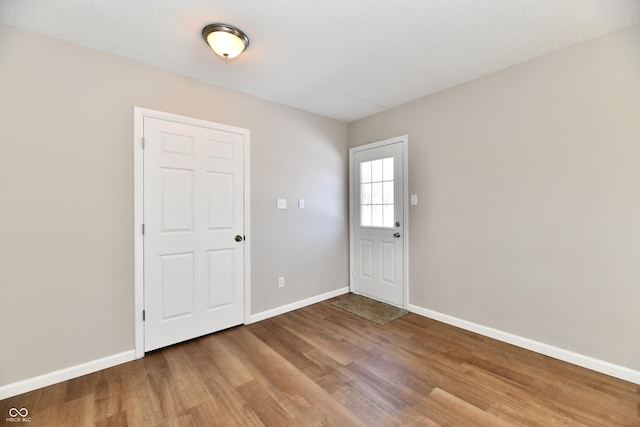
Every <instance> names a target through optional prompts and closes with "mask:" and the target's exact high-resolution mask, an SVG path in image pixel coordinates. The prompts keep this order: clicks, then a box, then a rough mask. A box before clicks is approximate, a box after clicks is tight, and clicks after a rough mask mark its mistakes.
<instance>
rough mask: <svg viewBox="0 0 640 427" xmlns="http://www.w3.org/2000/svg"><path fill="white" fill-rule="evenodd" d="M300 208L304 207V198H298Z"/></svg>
mask: <svg viewBox="0 0 640 427" xmlns="http://www.w3.org/2000/svg"><path fill="white" fill-rule="evenodd" d="M298 209H304V199H298Z"/></svg>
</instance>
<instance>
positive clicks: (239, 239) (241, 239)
mask: <svg viewBox="0 0 640 427" xmlns="http://www.w3.org/2000/svg"><path fill="white" fill-rule="evenodd" d="M243 240H244V237H242V236H241V235H239V234H238V235H237V236H236V242H242V241H243Z"/></svg>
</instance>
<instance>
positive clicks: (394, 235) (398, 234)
mask: <svg viewBox="0 0 640 427" xmlns="http://www.w3.org/2000/svg"><path fill="white" fill-rule="evenodd" d="M393 237H395V238H396V239H397V238H398V237H400V233H398V232H397V231H396V232H395V233H393Z"/></svg>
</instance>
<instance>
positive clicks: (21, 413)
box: [9, 408, 29, 417]
mask: <svg viewBox="0 0 640 427" xmlns="http://www.w3.org/2000/svg"><path fill="white" fill-rule="evenodd" d="M18 415H19V416H21V417H26V416H27V415H29V411H28V410H27V408H20V409H16V408H11V409H9V416H10V417H17V416H18Z"/></svg>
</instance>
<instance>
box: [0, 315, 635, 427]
mask: <svg viewBox="0 0 640 427" xmlns="http://www.w3.org/2000/svg"><path fill="white" fill-rule="evenodd" d="M13 407H16V408H23V407H24V408H27V409H28V410H29V417H31V423H30V424H28V425H30V426H56V427H57V426H89V425H96V426H126V425H130V426H156V425H162V426H263V425H264V426H412V425H415V426H438V425H442V426H450V425H457V426H515V425H526V426H545V427H547V426H556V425H587V426H618V425H620V426H640V386H637V385H635V384H632V383H629V382H625V381H622V380H618V379H614V378H611V377H608V376H606V375H603V374H599V373H596V372H593V371H589V370H586V369H583V368H579V367H576V366H573V365H570V364H567V363H564V362H560V361H557V360H554V359H551V358H548V357H546V356H542V355H539V354H536V353H533V352H529V351H527V350H523V349H520V348H517V347H514V346H511V345H508V344H505V343H502V342H499V341H495V340H492V339H490V338H486V337H483V336H480V335H477V334H474V333H471V332H467V331H464V330H461V329H457V328H454V327H452V326H448V325H445V324H442V323H439V322H436V321H433V320H430V319H427V318H424V317H421V316H418V315H416V314H408V315H406V316H404V317H402V318H400V319H398V320H395V321H393V322H391V323H389V324H387V325H385V326H379V325H377V324H374V323H371V322H369V321H367V320H364V319H361V318H359V317H356V316H354V315H352V314H349V313H347V312H344V311H342V310H340V309H338V308H335V307H333V306H331V305H330V304H329V303H328V302H322V303H319V304H316V305H313V306H310V307H306V308H303V309H300V310H297V311H294V312H291V313H287V314H285V315H281V316H278V317H275V318H272V319H268V320H265V321H262V322H259V323H255V324H252V325H248V326H241V327H237V328H233V329H229V330H226V331H223V332H220V333H217V334H213V335H209V336H206V337H203V338H200V339H197V340H193V341H189V342H186V343H183V344H179V345H175V346H172V347H169V348H165V349H163V350H160V351H156V352H152V353H149V354H147V355H146V356H145V357H144V358H143V359H140V360H136V361H133V362H130V363H126V364H123V365H120V366H116V367H114V368H110V369H106V370H104V371H100V372H97V373H94V374H90V375H86V376H83V377H80V378H76V379H73V380H70V381H66V382H63V383H60V384H56V385H53V386H50V387H46V388H43V389H40V390H36V391H33V392H30V393H26V394H23V395H20V396H16V397H13V398H10V399H6V400H3V401H1V402H0V411H1V413H2V417H1V418H0V421H4V418H6V417H7V414H8V411H9V409H10V408H13ZM5 425H14V426H15V425H27V424H23V423H10V422H6V424H5Z"/></svg>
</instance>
